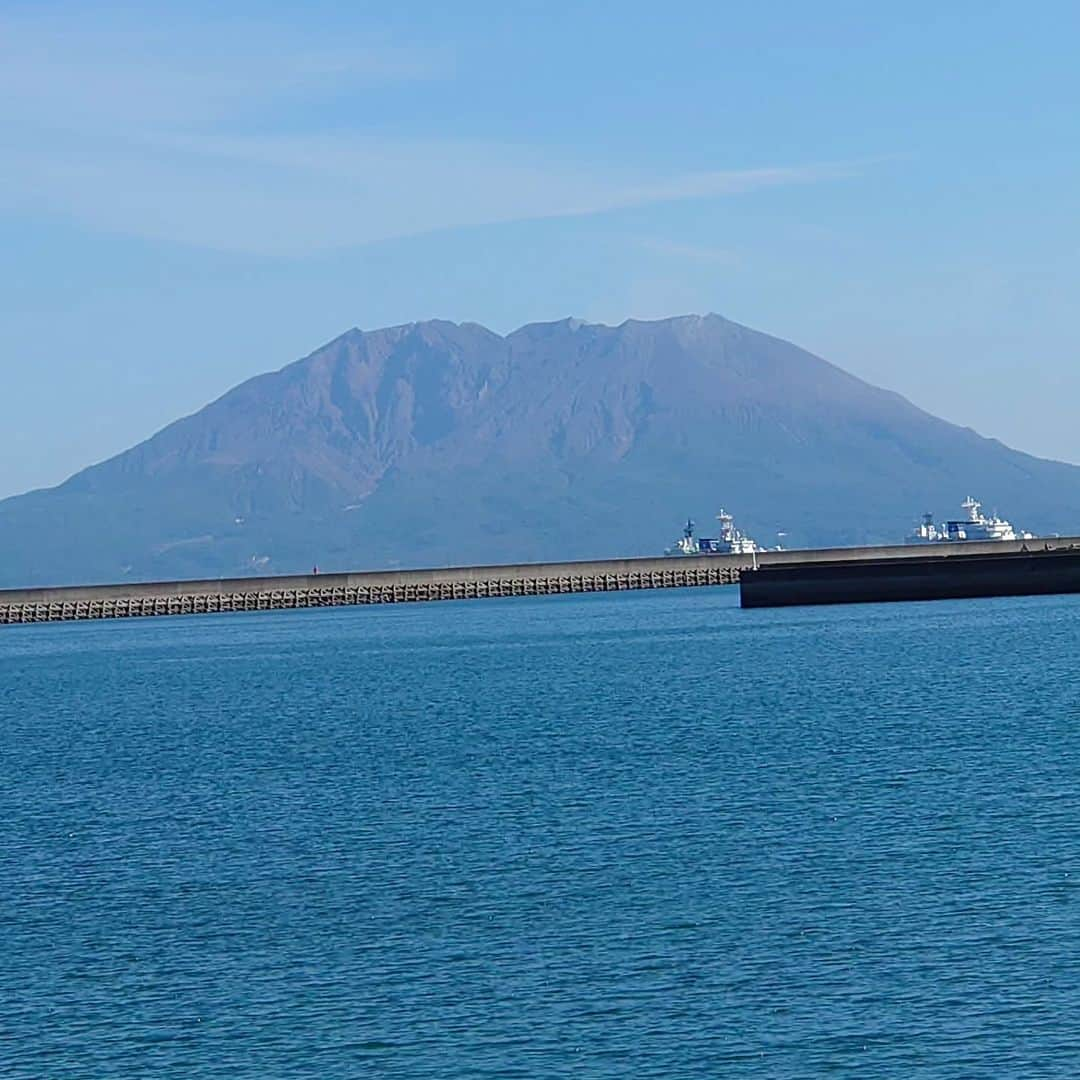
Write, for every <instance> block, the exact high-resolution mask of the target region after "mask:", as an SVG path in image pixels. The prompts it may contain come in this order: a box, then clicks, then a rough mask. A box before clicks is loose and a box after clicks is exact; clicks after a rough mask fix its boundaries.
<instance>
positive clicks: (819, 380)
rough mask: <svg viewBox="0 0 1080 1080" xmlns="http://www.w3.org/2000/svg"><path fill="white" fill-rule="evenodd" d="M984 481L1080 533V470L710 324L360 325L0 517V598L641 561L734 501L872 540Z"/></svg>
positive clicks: (950, 503) (990, 496)
mask: <svg viewBox="0 0 1080 1080" xmlns="http://www.w3.org/2000/svg"><path fill="white" fill-rule="evenodd" d="M969 489H970V490H973V491H975V492H976V493H977V494H978V495H980V496H981V497H982V498H983V499H985V500H987V501H988V502H992V504H994V505H998V506H1000V507H1001V508H1002V510H1003V511H1004V512H1007V513H1008V515H1009V516H1010V518H1012V519H1013V520H1016V521H1017V522H1018V523H1019V524H1021V525H1023V526H1024V527H1025V528H1030V529H1034V530H1036V531H1059V532H1060V531H1069V530H1070V529H1075V527H1076V523H1077V521H1078V520H1080V469H1077V468H1074V467H1071V466H1065V465H1061V464H1057V463H1051V462H1042V461H1039V460H1037V459H1035V458H1031V457H1028V456H1027V455H1024V454H1019V453H1017V452H1015V451H1012V450H1010V449H1008V448H1007V447H1005V446H1003V445H1001V444H1000V443H997V442H993V441H991V440H987V439H982V438H980V437H979V436H978V435H976V434H975V433H974V432H971V431H968V430H964V429H961V428H958V427H955V426H953V425H951V424H948V423H945V422H944V421H941V420H937V419H935V418H934V417H932V416H929V415H928V414H926V413H924V412H922V411H920V410H919V409H916V408H915V407H914V406H913V405H911V404H910V403H908V402H906V401H904V400H903V399H902V398H900V397H899V396H897V395H895V394H893V393H890V392H888V391H884V390H879V389H877V388H876V387H873V386H869V385H868V384H866V383H864V382H862V381H861V380H859V379H857V378H854V377H853V376H851V375H848V374H847V373H845V372H843V371H841V370H840V369H839V368H836V367H834V366H833V365H831V364H828V363H827V362H826V361H824V360H822V359H820V358H818V357H816V356H814V355H812V354H811V353H808V352H806V351H805V350H803V349H800V348H798V347H796V346H794V345H792V344H790V343H788V342H785V341H782V340H780V339H778V338H775V337H770V336H769V335H767V334H762V333H760V332H758V331H755V330H752V329H750V328H748V327H745V326H741V325H740V324H738V323H734V322H730V321H729V320H727V319H725V318H723V317H721V316H719V315H716V314H714V313H709V314H705V315H697V314H687V315H679V316H674V317H671V318H667V319H656V320H638V319H628V320H626V321H625V322H623V323H621V324H619V325H618V326H615V327H612V326H607V325H605V324H602V323H594V322H586V321H584V320H582V319H578V318H573V317H567V318H564V319H561V320H558V321H555V322H546V323H532V324H530V325H528V326H523V327H521V328H520V329H518V330H515V331H513V332H512V333H510V334H507V335H506V336H501V335H499V334H496V333H494V332H492V331H491V330H488V329H487V328H486V327H483V326H481V325H479V324H477V323H474V322H461V323H456V322H451V321H448V320H443V319H431V320H426V321H421V322H412V323H404V324H400V325H397V326H391V327H384V328H381V329H372V330H362V329H360V328H357V327H353V328H352V329H350V330H348V331H346V332H345V333H344V334H342V335H340V336H339V337H337V338H334V339H333V340H332V341H330V342H329V343H327V344H326V345H324V346H322V347H321V348H319V349H317V350H315V352H313V353H311V354H310V355H309V356H307V357H305V358H303V359H302V360H299V361H296V362H295V363H293V364H290V365H289V366H288V367H285V368H282V369H281V370H279V371H275V372H271V373H269V374H266V375H260V376H258V377H256V378H254V379H251V380H249V381H248V382H246V383H243V384H241V385H240V386H238V387H236V388H234V389H233V390H231V391H229V392H228V393H227V394H225V395H224V396H223V397H222V398H220V399H218V400H217V401H215V402H213V403H212V404H210V405H208V406H207V407H206V408H204V409H202V410H201V411H200V412H198V413H196V414H194V415H193V416H189V417H186V418H184V419H182V420H179V421H177V422H176V423H174V424H171V425H170V426H169V427H167V428H165V429H164V430H162V431H160V432H158V433H157V434H156V435H155V436H153V437H152V438H151V439H148V440H147V441H146V442H144V443H142V444H140V445H139V446H136V447H134V448H132V449H131V450H129V451H126V452H125V453H123V454H120V455H118V456H117V457H115V458H113V459H111V460H110V461H107V462H104V463H102V464H101V465H97V466H94V467H92V468H90V469H87V470H84V471H83V472H81V473H79V474H77V475H76V476H75V477H72V478H71V480H69V481H67V482H66V483H65V484H62V485H61V486H60V487H58V488H54V489H51V490H48V491H41V492H34V493H31V494H29V495H26V496H22V497H19V498H16V499H9V500H7V501H5V502H2V503H0V582H7V583H11V584H16V583H21V584H32V583H48V582H54V583H59V582H62V581H71V580H87V581H91V580H110V579H116V578H118V577H120V576H122V575H123V574H124V573H128V574H130V575H132V576H139V577H158V578H166V577H173V576H214V575H218V574H221V575H228V574H233V573H237V572H243V570H244V568H245V567H250V566H260V567H261V566H266V567H268V568H269V569H270V570H272V571H280V572H285V571H289V570H296V569H303V568H305V567H307V566H310V565H311V563H312V562H318V564H319V565H320V566H325V567H327V568H328V569H329V568H331V567H337V568H342V569H346V568H362V567H379V566H387V565H436V564H440V563H443V564H445V563H469V562H517V561H529V560H541V561H542V560H551V559H561V558H578V557H603V556H617V555H640V554H649V553H655V552H657V551H660V550H662V549H663V548H664V547H665V546H666V545H667V544H668V543H669V542H670V540H671V535H669V534H671V533H672V532H675V531H677V530H678V527H679V524H680V523H681V522H682V521H685V520H686V517H687V516H688V515H691V516H694V517H698V518H701V519H703V520H707V519H708V518H709V516H710V514H711V513H713V512H715V509H716V507H717V506H719V505H720V504H721V503H722V504H723V505H726V506H730V507H731V508H732V509H733V510H734V511H735V513H736V514H737V516H738V519H739V523H740V525H741V526H743V527H745V528H746V529H747V530H748V531H750V532H751V534H753V535H757V536H758V538H759V540H761V541H762V542H764V543H768V542H770V541H771V540H772V538H773V536H774V535H775V533H776V531H777V530H778V529H782V530H783V531H784V532H785V533H787V534H788V540H787V541H786V543H787V544H788V545H797V544H805V545H815V544H835V543H847V542H881V541H890V540H897V539H899V538H900V537H901V536H903V535H904V534H905V532H906V531H907V529H908V527H909V525H910V520H909V519H910V518H911V516H912V515H913V514H916V513H920V512H922V511H923V510H924V509H925V508H926V507H927V506H929V507H930V508H932V509H935V510H936V511H938V512H940V513H949V512H952V511H953V510H954V504H955V503H956V501H957V500H958V498H959V497H960V496H961V495H963V494H964V493H965V492H966V491H968V490H969ZM125 567H128V568H130V569H129V570H127V571H125V569H124V568H125Z"/></svg>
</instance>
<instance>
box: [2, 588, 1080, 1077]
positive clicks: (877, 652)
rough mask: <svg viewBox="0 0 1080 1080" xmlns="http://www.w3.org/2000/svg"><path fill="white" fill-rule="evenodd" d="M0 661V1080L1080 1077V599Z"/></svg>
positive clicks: (292, 618)
mask: <svg viewBox="0 0 1080 1080" xmlns="http://www.w3.org/2000/svg"><path fill="white" fill-rule="evenodd" d="M736 604H737V595H736V593H735V591H734V590H680V591H674V592H659V593H639V594H621V595H607V596H605V595H601V596H584V597H560V598H537V599H521V600H499V601H483V602H473V603H468V602H466V603H445V604H427V605H424V604H418V605H408V606H397V607H387V608H370V609H351V610H337V611H324V612H283V613H276V614H253V615H227V616H211V617H197V618H187V619H157V620H146V621H123V622H117V623H96V624H93V623H90V624H81V625H75V624H71V625H56V626H33V627H8V628H4V629H3V630H2V632H0V779H2V787H0V808H2V811H3V814H2V818H0V822H2V831H0V942H2V945H3V953H2V963H0V1075H2V1076H3V1077H5V1078H34V1080H38V1078H66V1077H94V1078H113V1077H149V1076H153V1077H185V1078H187V1077H192V1078H210V1077H214V1078H221V1077H253V1078H254V1077H259V1078H271V1077H282V1078H285V1077H288V1078H295V1077H320V1078H322V1077H367V1076H372V1077H378V1076H387V1077H439V1078H449V1080H455V1078H459V1077H461V1078H463V1077H500V1078H501V1077H663V1078H677V1077H727V1076H733V1077H738V1076H746V1077H807V1076H822V1075H835V1076H844V1077H858V1078H875V1077H905V1078H910V1077H986V1076H995V1077H998V1076H1000V1077H1043V1076H1047V1077H1050V1076H1053V1077H1058V1076H1060V1077H1073V1076H1076V1075H1077V1074H1078V1073H1080V889H1078V886H1080V725H1078V720H1080V671H1078V668H1077V657H1078V656H1080V598H1077V597H1063V598H1050V599H1009V600H983V601H972V602H956V603H952V602H946V603H936V604H922V605H918V604H912V605H893V606H863V607H846V608H817V609H800V610H789V611H754V612H742V611H739V610H738V608H737V606H736Z"/></svg>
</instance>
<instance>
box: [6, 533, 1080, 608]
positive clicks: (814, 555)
mask: <svg viewBox="0 0 1080 1080" xmlns="http://www.w3.org/2000/svg"><path fill="white" fill-rule="evenodd" d="M1044 543H1045V544H1046V545H1049V544H1051V543H1052V544H1053V545H1054V546H1068V545H1069V544H1077V545H1080V539H1066V538H1062V539H1055V540H1053V541H1045V542H1044V541H1027V542H1026V544H1025V543H1024V542H1021V541H1016V542H1015V543H1012V542H1010V543H1001V542H995V543H970V544H927V545H922V546H918V547H914V546H913V547H862V548H831V549H819V550H813V551H807V550H803V551H769V552H762V553H760V554H757V555H702V556H694V557H688V558H666V557H662V558H648V559H605V560H598V561H592V562H564V563H523V564H520V565H513V566H461V567H445V568H441V569H430V570H381V571H366V572H361V573H351V574H319V575H305V574H299V575H289V576H280V577H245V578H224V579H220V580H204V581H159V582H138V583H136V582H132V583H126V584H116V585H88V586H70V587H59V588H42V589H8V590H0V624H14V623H35V622H59V621H68V620H82V619H117V618H129V617H136V616H149V615H196V614H209V613H215V612H239V611H275V610H282V609H290V608H309V607H339V606H344V605H354V604H395V603H408V602H414V601H422V600H468V599H481V598H487V597H500V596H549V595H555V594H559V593H586V592H613V591H622V590H628V589H668V588H685V587H695V586H706V585H734V584H737V583H738V581H739V579H740V576H741V574H742V572H743V571H744V570H749V569H751V568H753V567H754V566H757V565H761V566H767V565H769V566H771V565H793V564H794V565H805V564H809V563H816V562H837V561H840V562H858V561H865V560H872V559H881V558H885V557H890V558H899V559H905V560H906V559H920V558H921V559H925V558H927V557H931V556H942V555H953V554H956V553H958V552H959V550H961V549H962V550H963V551H964V552H966V553H969V554H970V553H978V552H980V551H983V552H987V553H1002V554H1003V553H1005V552H1007V551H1020V550H1022V549H1024V548H1025V547H1032V548H1034V547H1036V546H1038V547H1039V548H1040V549H1041V547H1042V546H1043V545H1044Z"/></svg>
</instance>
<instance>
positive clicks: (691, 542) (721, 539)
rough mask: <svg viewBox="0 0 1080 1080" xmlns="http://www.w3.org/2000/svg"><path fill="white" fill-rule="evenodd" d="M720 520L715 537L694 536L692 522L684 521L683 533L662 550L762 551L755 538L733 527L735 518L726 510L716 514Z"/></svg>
mask: <svg viewBox="0 0 1080 1080" xmlns="http://www.w3.org/2000/svg"><path fill="white" fill-rule="evenodd" d="M716 520H717V521H719V522H720V535H719V536H717V537H707V536H695V535H694V523H693V522H692V521H689V520H688V521H687V522H686V527H685V528H684V529H683V534H682V536H681V537H679V539H678V540H676V541H675V543H674V544H673V545H672V546H671V547H669V548H668V549H667V551H665V552H664V554H665V555H752V554H753V553H754V552H757V551H764V550H765V549H764V548H763V547H761V545H760V544H758V543H757V542H756V541H755V540H751V539H750V537H749V536H747V535H746V533H744V532H741V531H740V530H739V529H737V528H735V519H734V518H733V517H732V516H731V515H730V514H729V513H728V512H727V511H726V510H721V511H720V513H719V514H717V515H716Z"/></svg>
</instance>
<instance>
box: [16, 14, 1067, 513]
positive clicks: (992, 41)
mask: <svg viewBox="0 0 1080 1080" xmlns="http://www.w3.org/2000/svg"><path fill="white" fill-rule="evenodd" d="M1078 37H1080V6H1077V5H1074V4H1065V3H1053V2H1043V3H1040V4H1038V5H1021V4H1019V3H1013V4H1004V3H1001V4H995V3H986V2H983V3H978V4H976V3H970V4H968V3H951V4H947V5H941V4H936V3H935V4H931V3H909V4H906V5H903V6H901V5H868V4H865V3H828V2H824V3H817V4H809V3H797V4H796V3H773V4H763V5H747V4H722V3H715V2H714V3H710V4H698V3H694V2H684V3H682V4H678V5H658V4H655V3H651V4H643V3H641V4H639V3H633V2H628V0H623V2H620V3H601V2H596V3H591V4H586V3H577V4H561V3H557V2H548V3H542V4H541V3H535V4H534V3H506V2H505V0H504V2H503V3H490V4H489V3H462V4H459V5H445V4H426V3H409V2H407V0H406V2H399V3H397V4H394V5H387V4H381V5H374V4H365V3H350V4H345V3H340V4H333V3H326V2H323V3H319V2H315V3H305V4H304V5H299V4H293V5H284V4H274V3H261V4H258V5H255V4H252V5H247V6H245V5H230V4H228V3H217V4H212V5H211V4H200V3H198V2H194V3H187V4H183V5H180V4H177V5H169V6H157V7H155V6H154V5H152V4H146V3H143V4H137V5H135V4H133V5H129V6H113V7H110V6H106V5H99V4H96V3H95V4H78V5H76V4H70V5H65V4H50V3H48V2H42V0H39V2H37V3H34V4H25V5H24V4H11V3H2V2H0V94H2V95H3V99H4V100H5V102H6V103H7V104H8V106H9V107H8V108H5V109H4V110H0V140H2V142H0V145H2V146H3V147H4V150H3V167H2V168H0V252H2V255H0V365H2V373H3V376H4V386H5V391H6V392H5V404H6V408H5V409H4V414H5V423H4V428H3V433H2V434H0V440H2V441H0V446H2V447H3V450H4V452H3V454H2V455H0V496H3V495H8V494H13V493H15V492H17V491H22V490H26V489H28V488H31V487H34V486H40V485H45V484H51V483H55V482H58V481H59V480H61V479H63V478H64V477H65V476H67V475H69V474H70V473H71V472H73V471H75V470H77V469H78V468H80V467H82V466H84V465H86V464H89V463H91V462H93V461H96V460H100V459H102V458H104V457H107V456H109V455H110V454H112V453H115V452H117V451H119V450H122V449H124V448H126V447H127V446H129V445H131V444H132V443H134V442H136V441H138V440H139V439H141V438H144V437H146V436H147V435H149V434H151V433H152V432H153V431H154V430H156V429H157V428H158V427H160V426H162V425H163V424H165V423H167V422H168V421H170V420H172V419H175V418H176V417H177V416H180V415H183V414H186V413H188V412H191V411H193V410H195V409H197V408H198V407H200V406H201V405H203V404H205V403H206V402H207V401H209V400H211V399H212V398H214V397H216V396H218V395H219V394H220V393H222V392H224V391H225V390H226V389H228V388H229V387H230V386H232V385H233V384H235V383H236V382H238V381H240V380H242V379H244V378H246V377H248V376H250V375H253V374H256V373H258V372H260V371H264V370H268V369H271V368H276V367H280V366H281V365H282V364H285V363H287V362H289V361H290V360H293V359H295V358H296V357H298V356H300V355H303V354H305V353H307V352H310V351H311V350H312V349H314V348H316V347H317V346H318V345H320V344H321V343H323V342H324V341H326V340H328V339H329V338H331V337H334V336H336V335H337V334H338V333H341V332H342V331H343V330H345V329H347V328H348V327H350V326H361V327H377V326H382V325H387V324H391V323H397V322H408V321H412V320H414V319H424V318H429V317H442V318H449V319H453V320H455V321H462V320H474V321H478V322H482V323H485V324H487V325H489V326H491V327H492V328H493V329H496V330H500V331H505V330H509V329H512V328H513V327H515V326H517V325H519V324H521V323H524V322H528V321H533V320H541V319H553V318H561V317H563V316H566V315H570V314H573V315H577V316H580V317H584V318H587V319H595V320H599V321H604V322H618V321H621V320H622V319H624V318H627V317H631V316H634V317H640V318H651V317H662V316H665V315H674V314H681V313H685V312H689V311H698V312H702V311H717V312H719V313H721V314H723V315H726V316H728V317H729V318H733V319H735V320H737V321H739V322H744V323H747V324H749V325H752V326H755V327H757V328H759V329H762V330H766V331H768V332H771V333H774V334H778V335H780V336H782V337H786V338H789V339H791V340H793V341H795V342H797V343H798V344H801V345H803V346H805V347H807V348H810V349H812V350H813V351H815V352H817V353H819V354H821V355H823V356H825V357H826V358H828V359H830V360H832V361H834V362H835V363H838V364H840V365H841V366H843V367H845V368H847V369H848V370H850V371H852V372H854V373H855V374H857V375H860V376H862V377H864V378H866V379H869V380H871V381H873V382H876V383H879V384H881V385H885V386H888V387H891V388H893V389H896V390H899V391H900V392H902V393H904V394H906V395H907V396H909V397H910V398H912V399H913V400H914V401H915V402H916V403H917V404H919V405H921V406H923V407H924V408H927V409H929V410H930V411H932V412H936V413H938V414H940V415H943V416H945V417H946V418H948V419H951V420H954V421H956V422H958V423H962V424H968V425H971V426H972V427H975V428H976V429H977V430H979V431H981V432H983V433H984V434H987V435H993V436H996V437H999V438H1001V439H1003V440H1005V441H1006V442H1009V443H1011V444H1013V445H1016V446H1019V447H1021V448H1023V449H1027V450H1031V451H1032V452H1037V453H1040V454H1045V455H1049V456H1054V457H1059V458H1063V459H1066V460H1071V461H1077V462H1080V424H1078V423H1077V421H1076V410H1075V406H1076V403H1077V402H1078V401H1080V363H1078V360H1080V330H1078V327H1077V319H1076V316H1075V313H1074V308H1075V296H1076V293H1077V285H1078V281H1080V138H1078V131H1077V127H1078V120H1077V117H1078V111H1080V73H1078V69H1077V65H1076V63H1075V42H1076V41H1077V40H1078ZM12 103H14V104H15V107H14V108H11V107H10V105H11V104H12Z"/></svg>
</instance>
